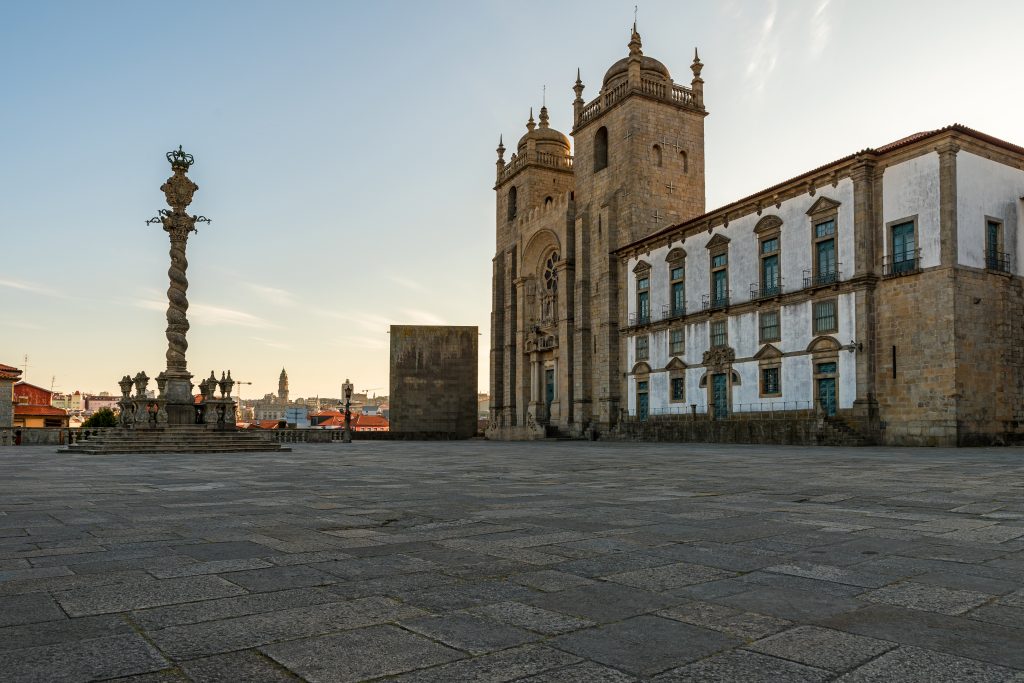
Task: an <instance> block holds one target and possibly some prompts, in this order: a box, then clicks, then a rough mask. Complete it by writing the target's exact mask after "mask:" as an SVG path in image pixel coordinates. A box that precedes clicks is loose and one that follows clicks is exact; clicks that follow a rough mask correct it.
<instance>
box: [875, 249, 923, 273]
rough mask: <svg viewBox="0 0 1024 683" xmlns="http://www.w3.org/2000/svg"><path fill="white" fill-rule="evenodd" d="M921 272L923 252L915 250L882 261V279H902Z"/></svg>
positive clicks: (887, 257)
mask: <svg viewBox="0 0 1024 683" xmlns="http://www.w3.org/2000/svg"><path fill="white" fill-rule="evenodd" d="M920 271H921V250H920V249H913V250H908V251H904V252H901V253H899V254H892V255H890V256H886V257H885V258H883V259H882V277H886V278H888V277H901V276H903V275H910V274H912V273H918V272H920Z"/></svg>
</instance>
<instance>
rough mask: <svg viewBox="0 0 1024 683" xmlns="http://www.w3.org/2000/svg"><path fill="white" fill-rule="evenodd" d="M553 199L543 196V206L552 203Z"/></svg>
mask: <svg viewBox="0 0 1024 683" xmlns="http://www.w3.org/2000/svg"><path fill="white" fill-rule="evenodd" d="M554 201H555V200H554V199H552V198H551V197H545V198H544V206H549V205H550V204H552V203H553V202H554Z"/></svg>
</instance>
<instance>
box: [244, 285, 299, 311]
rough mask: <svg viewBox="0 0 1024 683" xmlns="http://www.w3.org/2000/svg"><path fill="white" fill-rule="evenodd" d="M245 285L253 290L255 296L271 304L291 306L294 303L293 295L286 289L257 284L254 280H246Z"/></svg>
mask: <svg viewBox="0 0 1024 683" xmlns="http://www.w3.org/2000/svg"><path fill="white" fill-rule="evenodd" d="M245 286H246V287H248V288H249V289H251V290H252V291H253V292H255V294H256V296H258V297H260V298H261V299H263V300H264V301H267V302H270V303H272V304H276V305H278V306H292V305H294V304H295V297H294V296H293V295H292V293H291V292H289V291H287V290H284V289H278V288H277V287H267V286H266V285H258V284H256V283H255V282H246V283H245Z"/></svg>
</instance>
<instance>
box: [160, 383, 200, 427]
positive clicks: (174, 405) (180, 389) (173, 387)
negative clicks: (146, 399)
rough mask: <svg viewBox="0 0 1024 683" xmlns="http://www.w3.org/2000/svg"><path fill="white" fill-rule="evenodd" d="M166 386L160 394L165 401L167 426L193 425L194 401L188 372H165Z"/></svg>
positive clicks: (194, 417)
mask: <svg viewBox="0 0 1024 683" xmlns="http://www.w3.org/2000/svg"><path fill="white" fill-rule="evenodd" d="M164 376H165V377H166V382H167V383H166V385H165V387H164V391H163V392H162V393H163V395H162V396H161V398H163V399H164V400H165V401H166V410H167V424H168V425H172V426H173V425H194V424H195V423H196V407H195V399H194V398H193V397H192V389H193V387H192V382H191V379H192V375H191V374H190V373H189V372H187V371H186V372H176V373H173V374H172V373H171V372H165V373H164Z"/></svg>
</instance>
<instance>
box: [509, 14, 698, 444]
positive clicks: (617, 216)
mask: <svg viewBox="0 0 1024 683" xmlns="http://www.w3.org/2000/svg"><path fill="white" fill-rule="evenodd" d="M702 66H703V65H702V64H701V62H700V60H699V58H698V57H697V54H696V52H695V53H694V61H693V64H692V65H691V67H690V68H691V70H692V72H693V78H692V81H691V83H690V86H688V87H687V86H682V85H678V84H676V83H674V82H673V80H672V76H671V74H670V72H669V70H668V68H667V67H666V66H665V65H664V64H662V63H661V62H659V61H658V60H656V59H654V58H652V57H648V56H646V55H644V53H643V49H642V43H641V40H640V35H639V33H638V32H637V30H636V26H635V25H634V27H633V30H632V33H631V35H630V40H629V43H628V55H627V56H626V57H624V58H622V59H620V60H619V61H617V62H615V63H614V64H612V66H611V67H610V68H609V69H608V71H607V73H605V75H604V78H603V80H602V83H601V88H600V91H599V92H598V93H597V96H596V97H595V98H594V99H592V100H591V101H590V102H587V101H586V100H584V99H583V91H584V89H585V86H584V84H583V82H582V80H581V78H580V74H579V73H577V78H576V83H575V86H574V87H573V91H574V93H575V96H576V97H575V101H574V102H573V130H572V136H573V139H574V142H575V145H574V146H575V157H574V156H573V155H572V148H571V147H570V143H569V139H568V138H567V137H566V136H565V135H564V134H563V133H561V132H559V131H557V130H555V129H553V128H551V127H550V125H549V122H548V110H547V107H546V106H545V107H541V109H540V115H539V123H537V122H535V121H534V118H533V111H532V110H531V112H530V118H529V119H528V121H527V124H526V134H525V135H523V136H522V138H520V140H519V141H518V143H517V144H516V148H515V150H514V151H513V153H512V154H511V157H510V158H509V159H506V158H505V152H506V148H505V146H504V144H503V140H502V141H499V144H498V149H497V152H498V161H497V177H496V182H495V186H494V189H495V192H496V193H497V215H496V227H497V231H496V232H497V235H496V236H497V249H496V254H495V257H494V263H493V287H492V296H493V299H492V319H491V381H490V386H491V420H490V425H491V426H490V428H489V436H491V437H493V438H509V439H515V438H539V437H543V436H545V435H550V434H565V435H572V436H584V435H588V434H591V433H594V432H598V433H599V432H601V431H605V430H607V429H610V428H612V427H614V425H615V423H616V421H617V419H618V416H619V414H620V410H621V409H622V408H624V407H625V403H624V402H623V397H622V396H621V395H620V394H621V384H622V383H621V381H620V379H621V378H620V375H621V370H620V367H621V362H620V357H621V356H622V355H623V354H624V344H625V341H624V339H623V338H622V337H621V336H620V334H619V317H620V307H621V306H622V305H623V302H621V301H620V297H621V296H624V295H625V292H626V289H627V278H626V273H625V272H623V268H622V266H621V264H620V261H619V258H618V257H617V256H615V255H614V253H613V252H614V251H615V250H616V249H618V248H620V247H622V246H624V245H626V244H629V243H632V242H634V241H636V240H638V239H641V238H643V237H646V236H648V235H650V234H652V233H654V232H656V231H658V230H660V229H662V228H664V227H666V226H668V225H672V224H675V223H679V222H681V221H684V220H687V219H689V218H693V217H695V216H698V215H700V214H702V213H703V212H704V209H705V207H704V117H705V116H706V115H707V112H706V111H705V109H704V94H703V84H704V82H703V80H701V77H700V73H701V69H702Z"/></svg>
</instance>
